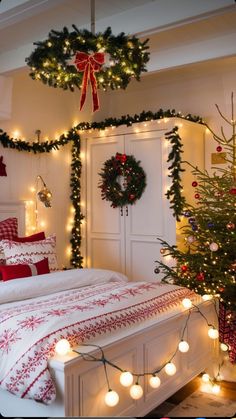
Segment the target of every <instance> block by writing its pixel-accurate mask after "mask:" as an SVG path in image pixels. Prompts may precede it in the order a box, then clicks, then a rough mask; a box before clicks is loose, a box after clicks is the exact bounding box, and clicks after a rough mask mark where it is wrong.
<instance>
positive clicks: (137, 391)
mask: <svg viewBox="0 0 236 419" xmlns="http://www.w3.org/2000/svg"><path fill="white" fill-rule="evenodd" d="M129 393H130V396H131V397H132V399H134V400H138V399H141V397H142V395H143V389H142V387H141V386H140V385H139V384H138V383H136V384H134V385H132V387H130V391H129Z"/></svg>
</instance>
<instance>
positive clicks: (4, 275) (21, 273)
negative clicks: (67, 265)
mask: <svg viewBox="0 0 236 419" xmlns="http://www.w3.org/2000/svg"><path fill="white" fill-rule="evenodd" d="M34 271H35V272H34ZM48 273H50V271H49V266H48V258H45V259H42V260H40V261H39V262H36V263H33V264H32V265H26V264H17V265H1V266H0V275H1V279H2V280H3V281H9V280H10V279H17V278H26V277H28V276H33V275H43V274H48Z"/></svg>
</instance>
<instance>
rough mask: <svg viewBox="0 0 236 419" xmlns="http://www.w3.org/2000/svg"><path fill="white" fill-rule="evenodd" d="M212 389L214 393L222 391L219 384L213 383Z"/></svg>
mask: <svg viewBox="0 0 236 419" xmlns="http://www.w3.org/2000/svg"><path fill="white" fill-rule="evenodd" d="M211 391H212V393H214V394H219V392H220V385H219V384H213V386H212V388H211Z"/></svg>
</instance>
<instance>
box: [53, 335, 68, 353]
mask: <svg viewBox="0 0 236 419" xmlns="http://www.w3.org/2000/svg"><path fill="white" fill-rule="evenodd" d="M55 351H56V353H57V354H58V355H66V354H68V352H69V351H70V342H68V340H67V339H61V340H59V341H58V342H57V344H56V346H55Z"/></svg>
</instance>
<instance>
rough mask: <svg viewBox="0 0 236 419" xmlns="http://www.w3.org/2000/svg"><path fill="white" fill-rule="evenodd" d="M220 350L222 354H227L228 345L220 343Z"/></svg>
mask: <svg viewBox="0 0 236 419" xmlns="http://www.w3.org/2000/svg"><path fill="white" fill-rule="evenodd" d="M220 349H221V350H222V351H223V352H227V351H228V350H229V347H228V345H226V343H223V342H222V343H221V344H220Z"/></svg>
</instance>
